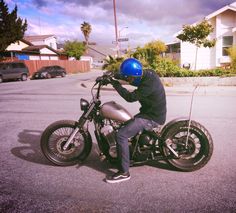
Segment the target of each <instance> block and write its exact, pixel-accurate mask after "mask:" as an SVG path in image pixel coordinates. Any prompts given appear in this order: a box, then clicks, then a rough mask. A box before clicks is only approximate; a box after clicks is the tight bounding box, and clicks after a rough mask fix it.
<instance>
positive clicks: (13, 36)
mask: <svg viewBox="0 0 236 213" xmlns="http://www.w3.org/2000/svg"><path fill="white" fill-rule="evenodd" d="M26 29H27V20H25V21H23V20H22V19H21V18H18V17H17V6H15V8H14V10H13V11H12V12H11V13H9V11H8V7H7V5H6V4H5V2H4V1H3V0H0V52H4V51H5V50H6V48H7V47H8V46H9V45H10V44H11V43H14V42H16V41H18V40H20V39H22V38H23V37H24V33H25V31H26Z"/></svg>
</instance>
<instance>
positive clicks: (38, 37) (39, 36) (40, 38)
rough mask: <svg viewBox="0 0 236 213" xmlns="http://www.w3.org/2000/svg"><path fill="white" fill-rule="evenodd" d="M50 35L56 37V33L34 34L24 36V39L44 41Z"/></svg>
mask: <svg viewBox="0 0 236 213" xmlns="http://www.w3.org/2000/svg"><path fill="white" fill-rule="evenodd" d="M50 37H56V36H55V35H33V36H24V39H25V40H27V41H30V42H34V41H42V40H45V39H47V38H50Z"/></svg>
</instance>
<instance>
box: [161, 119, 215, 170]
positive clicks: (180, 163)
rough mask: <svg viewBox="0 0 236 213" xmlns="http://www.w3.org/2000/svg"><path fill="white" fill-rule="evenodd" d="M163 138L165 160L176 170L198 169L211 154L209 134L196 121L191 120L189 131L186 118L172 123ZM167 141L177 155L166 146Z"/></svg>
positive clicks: (206, 161)
mask: <svg viewBox="0 0 236 213" xmlns="http://www.w3.org/2000/svg"><path fill="white" fill-rule="evenodd" d="M164 138H165V142H164V144H163V146H162V151H163V154H164V155H165V156H166V157H167V161H168V162H169V163H170V164H171V165H172V166H173V167H175V168H176V169H178V170H181V171H185V172H191V171H195V170H198V169H200V168H202V167H203V166H205V165H206V164H207V163H208V161H209V160H210V158H211V156H212V153H213V141H212V138H211V135H210V133H209V132H208V130H207V129H206V128H205V127H204V126H203V125H201V124H200V123H198V122H196V121H191V125H190V129H189V132H188V120H184V121H178V122H176V123H174V124H173V125H172V126H170V128H169V129H168V131H167V132H166V133H165V135H164ZM187 140H188V141H187ZM186 141H187V146H186ZM167 143H169V146H170V147H171V148H172V149H173V150H174V151H175V153H177V154H178V157H176V156H175V155H174V154H173V152H171V150H170V149H169V148H168V147H167V146H166V145H167Z"/></svg>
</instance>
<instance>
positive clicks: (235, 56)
mask: <svg viewBox="0 0 236 213" xmlns="http://www.w3.org/2000/svg"><path fill="white" fill-rule="evenodd" d="M228 53H229V57H230V59H231V67H232V69H233V71H234V72H236V46H232V47H230V48H229V49H228Z"/></svg>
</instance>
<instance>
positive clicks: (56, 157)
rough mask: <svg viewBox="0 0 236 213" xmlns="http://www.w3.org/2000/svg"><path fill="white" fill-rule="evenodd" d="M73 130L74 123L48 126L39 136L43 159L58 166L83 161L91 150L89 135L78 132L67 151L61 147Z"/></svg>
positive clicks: (65, 121)
mask: <svg viewBox="0 0 236 213" xmlns="http://www.w3.org/2000/svg"><path fill="white" fill-rule="evenodd" d="M74 129H75V121H71V120H61V121H56V122H54V123H52V124H51V125H49V126H48V127H47V128H46V129H45V130H44V132H43V134H42V136H41V149H42V152H43V154H44V155H45V157H46V158H47V159H48V160H49V161H51V162H52V163H53V164H56V165H58V166H72V165H75V164H78V163H79V162H81V161H83V160H85V159H86V158H87V156H88V155H89V153H90V151H91V148H92V140H91V136H90V134H89V133H85V132H84V131H79V132H78V133H77V134H76V135H75V137H74V139H73V143H71V144H70V145H69V147H68V149H67V150H63V148H62V147H63V146H64V144H65V143H66V141H67V140H68V138H69V136H70V135H71V133H72V132H73V131H74Z"/></svg>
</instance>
